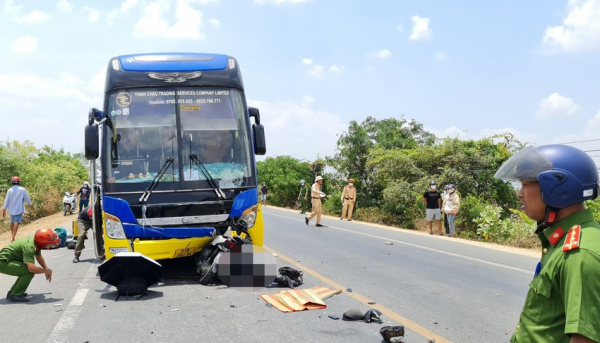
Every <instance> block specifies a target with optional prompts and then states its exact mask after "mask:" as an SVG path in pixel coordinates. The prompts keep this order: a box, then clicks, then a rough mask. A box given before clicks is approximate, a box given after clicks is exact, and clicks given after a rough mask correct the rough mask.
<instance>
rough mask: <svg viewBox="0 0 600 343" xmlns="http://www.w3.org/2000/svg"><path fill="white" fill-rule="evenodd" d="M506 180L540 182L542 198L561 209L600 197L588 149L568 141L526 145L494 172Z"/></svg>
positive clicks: (595, 170)
mask: <svg viewBox="0 0 600 343" xmlns="http://www.w3.org/2000/svg"><path fill="white" fill-rule="evenodd" d="M494 177H495V178H496V179H500V180H505V181H520V182H531V181H537V182H539V183H540V190H541V193H542V201H544V203H545V204H546V205H548V206H549V207H552V208H556V209H561V208H565V207H568V206H571V205H573V204H577V203H580V202H583V201H585V200H592V199H596V198H597V197H598V168H597V167H596V164H595V163H594V161H593V160H592V158H591V157H590V156H589V155H588V154H586V153H585V152H583V151H581V150H579V149H577V148H574V147H571V146H568V145H559V144H553V145H543V146H539V147H527V148H525V149H523V150H521V151H519V152H518V153H516V154H515V155H513V156H512V157H511V158H509V159H508V160H507V161H506V162H504V164H503V165H502V166H501V167H500V169H498V171H497V172H496V174H495V175H494Z"/></svg>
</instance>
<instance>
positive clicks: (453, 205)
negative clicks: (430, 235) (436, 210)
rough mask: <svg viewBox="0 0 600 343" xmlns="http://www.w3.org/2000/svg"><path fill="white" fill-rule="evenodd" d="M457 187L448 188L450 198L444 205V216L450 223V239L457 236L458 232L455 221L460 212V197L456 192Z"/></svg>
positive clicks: (448, 234)
mask: <svg viewBox="0 0 600 343" xmlns="http://www.w3.org/2000/svg"><path fill="white" fill-rule="evenodd" d="M456 188H457V187H456V185H449V186H448V198H447V199H446V201H445V202H444V204H443V211H444V216H445V217H446V219H447V221H448V233H446V235H447V236H449V237H455V236H456V230H455V228H454V219H455V218H456V214H457V213H458V211H459V210H460V196H459V195H458V193H457V192H456Z"/></svg>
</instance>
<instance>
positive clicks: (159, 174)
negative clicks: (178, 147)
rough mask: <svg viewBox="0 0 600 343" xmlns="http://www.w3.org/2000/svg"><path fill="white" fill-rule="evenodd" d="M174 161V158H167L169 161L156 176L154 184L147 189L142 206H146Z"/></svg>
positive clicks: (142, 197)
mask: <svg viewBox="0 0 600 343" xmlns="http://www.w3.org/2000/svg"><path fill="white" fill-rule="evenodd" d="M174 161H175V159H174V158H173V157H172V156H171V157H169V158H167V160H166V161H165V163H164V164H163V165H162V167H161V168H160V170H159V171H158V173H157V174H156V175H155V176H154V179H152V182H150V185H149V186H148V188H146V190H145V191H144V194H142V196H141V197H140V204H145V203H146V202H147V201H148V198H149V197H150V194H152V191H153V190H154V189H155V188H156V186H158V183H159V182H160V178H161V177H162V176H163V175H164V174H165V172H166V171H167V169H168V168H169V167H170V166H171V164H173V162H174Z"/></svg>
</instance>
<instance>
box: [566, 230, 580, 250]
mask: <svg viewBox="0 0 600 343" xmlns="http://www.w3.org/2000/svg"><path fill="white" fill-rule="evenodd" d="M580 240H581V226H579V225H575V226H573V227H572V228H570V229H569V232H567V237H566V238H565V245H563V252H567V251H571V250H575V249H578V248H579V242H580Z"/></svg>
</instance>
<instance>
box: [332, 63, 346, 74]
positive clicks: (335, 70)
mask: <svg viewBox="0 0 600 343" xmlns="http://www.w3.org/2000/svg"><path fill="white" fill-rule="evenodd" d="M342 69H343V67H342V66H339V65H336V64H333V65H332V66H331V67H329V71H330V72H332V73H335V74H339V73H341V72H342Z"/></svg>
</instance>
